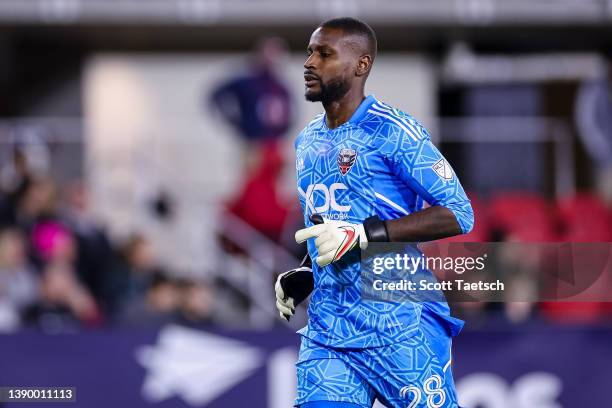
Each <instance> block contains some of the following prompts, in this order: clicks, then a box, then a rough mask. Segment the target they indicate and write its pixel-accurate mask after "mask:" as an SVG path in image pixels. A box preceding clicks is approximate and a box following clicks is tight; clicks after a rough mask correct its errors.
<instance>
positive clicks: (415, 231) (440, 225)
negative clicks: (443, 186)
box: [385, 206, 462, 242]
mask: <svg viewBox="0 0 612 408" xmlns="http://www.w3.org/2000/svg"><path fill="white" fill-rule="evenodd" d="M385 224H386V227H387V233H388V234H389V240H390V241H391V242H420V241H431V240H434V239H441V238H447V237H452V236H453V235H459V234H461V233H462V231H461V227H460V226H459V223H458V222H457V219H456V218H455V214H453V212H452V211H451V210H449V209H448V208H446V207H441V206H433V207H428V208H426V209H424V210H421V211H417V212H415V213H412V214H409V215H406V216H405V217H402V218H397V219H394V220H387V221H386V222H385Z"/></svg>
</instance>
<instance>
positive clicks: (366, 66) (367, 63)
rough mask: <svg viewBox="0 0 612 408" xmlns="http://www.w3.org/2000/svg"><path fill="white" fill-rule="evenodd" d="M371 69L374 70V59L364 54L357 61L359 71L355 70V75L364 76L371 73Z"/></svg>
mask: <svg viewBox="0 0 612 408" xmlns="http://www.w3.org/2000/svg"><path fill="white" fill-rule="evenodd" d="M370 68H372V57H371V56H369V55H368V54H364V55H362V56H361V57H360V58H359V61H357V69H356V70H355V75H357V76H364V75H367V74H368V73H369V72H370Z"/></svg>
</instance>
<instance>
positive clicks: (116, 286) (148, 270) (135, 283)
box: [106, 234, 166, 314]
mask: <svg viewBox="0 0 612 408" xmlns="http://www.w3.org/2000/svg"><path fill="white" fill-rule="evenodd" d="M161 276H166V274H165V273H164V272H163V271H162V268H161V267H160V266H159V265H158V264H157V260H156V258H155V253H154V251H153V248H152V246H151V243H150V242H149V240H148V239H147V238H146V237H145V236H143V235H140V234H135V235H133V236H132V237H130V238H129V239H128V241H127V243H126V244H125V245H124V247H123V249H122V250H121V253H120V255H119V257H118V259H117V264H116V265H115V267H114V269H113V272H112V276H111V277H109V278H108V279H107V280H106V281H107V289H106V293H108V294H109V296H111V297H110V298H109V302H110V304H111V309H112V312H113V314H117V313H119V314H121V313H128V311H129V310H131V309H134V308H136V309H137V308H139V306H138V305H140V304H141V303H142V302H143V299H144V298H145V296H146V294H147V291H148V290H149V288H150V287H151V286H152V285H153V284H154V283H155V284H160V282H159V279H161V278H160V277H161ZM156 279H157V280H156ZM130 313H131V312H130Z"/></svg>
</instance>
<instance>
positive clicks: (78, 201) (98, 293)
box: [62, 180, 113, 311]
mask: <svg viewBox="0 0 612 408" xmlns="http://www.w3.org/2000/svg"><path fill="white" fill-rule="evenodd" d="M66 195H67V206H66V208H65V210H64V212H63V214H62V215H63V217H62V218H63V219H64V221H65V222H66V225H67V226H68V227H69V228H70V230H71V232H72V234H73V236H74V238H75V240H76V245H77V257H76V269H77V272H78V275H79V278H80V280H81V281H83V282H84V283H85V284H86V285H87V287H88V288H89V290H91V292H92V294H93V295H94V296H95V298H96V300H97V301H98V303H99V304H100V305H101V306H102V307H103V308H104V310H105V311H110V309H111V308H112V305H111V302H112V297H113V294H112V293H108V290H109V288H108V286H107V285H106V281H107V280H108V279H110V276H109V274H110V273H111V268H112V266H113V265H112V260H113V252H112V248H111V244H110V242H109V239H108V237H107V236H106V233H105V232H104V229H103V228H102V227H101V225H100V224H99V223H98V222H97V220H96V219H95V218H94V217H93V215H92V214H91V211H90V196H89V190H88V188H87V186H86V185H85V184H84V183H83V182H82V181H80V180H79V181H75V182H73V183H71V184H70V185H69V186H68V189H67V194H66Z"/></svg>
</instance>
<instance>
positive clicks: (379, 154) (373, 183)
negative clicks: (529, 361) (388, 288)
mask: <svg viewBox="0 0 612 408" xmlns="http://www.w3.org/2000/svg"><path fill="white" fill-rule="evenodd" d="M295 149H296V173H297V188H298V193H299V194H298V195H299V199H300V205H301V207H302V210H303V215H304V224H305V225H306V226H307V227H309V226H312V225H313V224H312V222H311V221H310V218H309V217H310V215H312V214H313V213H320V214H322V215H323V216H325V217H326V218H329V219H337V220H346V221H348V222H353V223H362V222H363V221H364V220H365V219H366V218H368V217H370V216H372V215H378V216H379V217H380V218H381V219H382V220H389V219H395V218H400V217H403V216H405V215H408V214H410V213H412V212H415V211H419V210H421V209H422V208H423V205H424V203H428V204H429V205H432V206H433V205H440V206H444V207H446V208H448V209H449V210H450V211H452V212H453V214H454V215H455V217H456V219H457V222H458V223H459V225H460V226H461V229H462V231H463V232H464V233H467V232H469V230H470V229H471V228H472V226H473V222H474V221H473V212H472V208H471V205H470V202H469V200H468V198H467V196H466V194H465V191H464V190H463V187H462V186H461V183H460V182H459V180H458V178H457V176H456V174H455V173H454V171H453V170H452V167H451V166H450V164H449V163H448V162H447V161H446V159H445V158H444V157H443V156H442V154H441V153H440V151H439V150H438V149H437V148H436V147H435V146H434V145H433V143H432V142H431V138H430V137H429V134H428V133H427V131H426V130H425V128H423V126H421V125H420V124H419V123H418V122H417V121H416V120H415V119H414V118H412V117H411V116H409V115H407V114H405V113H403V112H401V111H399V110H397V109H394V108H392V107H390V106H388V105H386V104H384V103H382V102H379V101H377V100H376V99H375V98H374V97H373V96H368V97H367V98H366V99H365V100H364V101H363V102H362V103H361V105H360V106H359V107H358V108H357V110H356V111H355V113H354V114H353V116H352V117H351V118H350V119H349V120H348V121H347V122H346V123H344V124H343V125H341V126H339V127H338V128H335V129H328V128H327V126H326V123H325V116H324V115H323V114H321V115H319V116H317V117H316V118H315V119H314V120H313V121H311V122H310V123H309V124H308V125H307V126H306V128H304V130H302V132H300V134H299V135H298V137H297V138H296V141H295ZM353 152H354V158H353V157H352V155H353ZM349 153H350V154H349ZM339 155H344V158H343V157H340V158H339ZM347 156H348V158H347ZM347 161H348V162H349V164H350V169H347V168H344V169H342V168H341V165H342V164H345V163H346V162H347ZM308 252H309V254H310V257H311V259H313V260H314V259H316V257H317V250H316V247H315V245H314V239H310V240H308ZM313 274H314V281H315V285H314V290H313V292H312V295H311V299H310V304H309V307H308V315H309V320H308V325H307V326H306V327H305V328H303V329H302V330H300V332H299V333H300V334H302V335H304V336H306V337H308V338H310V339H312V340H314V341H316V342H318V343H321V344H325V345H329V346H332V347H356V348H363V347H379V346H383V345H387V344H392V343H395V342H400V341H403V340H405V339H407V338H409V337H410V336H413V335H414V333H415V331H416V327H417V326H418V323H419V319H420V317H421V314H422V313H435V314H438V315H440V316H442V317H443V319H444V320H445V321H446V322H447V324H448V326H449V330H450V331H451V332H452V333H457V332H458V331H459V330H460V328H461V326H462V322H461V321H460V320H457V319H454V318H452V317H451V316H450V314H449V311H448V306H447V305H446V303H445V302H430V303H411V302H401V303H390V302H373V301H368V302H364V301H362V298H361V293H360V263H359V252H358V251H357V250H355V251H353V252H350V253H348V254H347V255H345V256H344V257H343V258H341V259H340V260H339V261H337V262H334V263H332V264H330V265H327V266H325V267H323V268H321V267H319V266H318V264H316V263H313Z"/></svg>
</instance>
